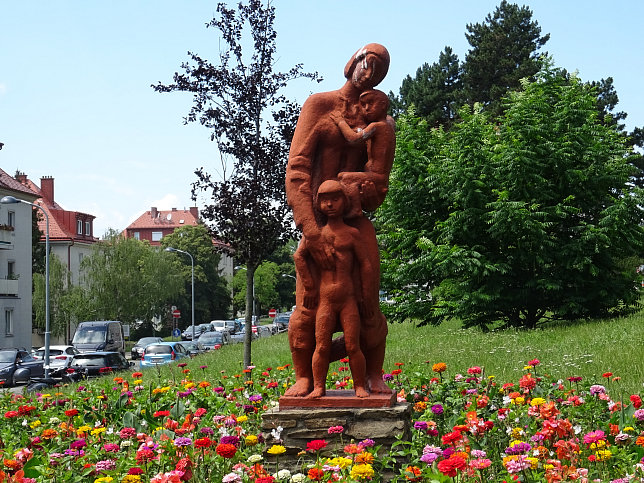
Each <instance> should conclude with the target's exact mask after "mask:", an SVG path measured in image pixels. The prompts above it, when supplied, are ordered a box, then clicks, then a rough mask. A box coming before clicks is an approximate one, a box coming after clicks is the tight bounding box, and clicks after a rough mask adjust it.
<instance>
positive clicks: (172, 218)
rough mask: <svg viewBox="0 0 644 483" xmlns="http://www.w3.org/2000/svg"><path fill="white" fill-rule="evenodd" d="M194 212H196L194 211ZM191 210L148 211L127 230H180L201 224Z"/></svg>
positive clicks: (153, 209)
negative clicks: (183, 227)
mask: <svg viewBox="0 0 644 483" xmlns="http://www.w3.org/2000/svg"><path fill="white" fill-rule="evenodd" d="M193 211H196V210H194V209H193ZM193 211H191V210H186V209H183V210H178V209H176V208H173V209H171V210H167V211H164V210H156V209H155V208H152V209H151V210H149V211H146V212H145V213H143V214H142V215H141V216H139V217H138V218H137V219H136V220H134V221H133V222H132V223H130V225H129V226H128V227H127V228H126V230H140V229H145V228H157V229H161V228H179V227H182V226H187V225H192V226H196V225H198V224H199V220H198V219H197V217H196V216H195V214H194V212H193Z"/></svg>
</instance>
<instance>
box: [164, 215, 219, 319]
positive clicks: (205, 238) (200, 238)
mask: <svg viewBox="0 0 644 483" xmlns="http://www.w3.org/2000/svg"><path fill="white" fill-rule="evenodd" d="M161 246H162V247H164V248H167V247H172V248H176V249H179V250H183V251H185V252H188V253H189V254H190V255H192V257H193V258H194V266H195V267H194V268H195V288H194V291H195V323H196V324H200V323H204V322H209V321H211V320H215V319H227V318H228V315H229V313H230V291H229V289H228V285H227V283H226V280H225V279H224V277H223V276H222V275H221V274H220V273H219V261H220V259H221V255H220V254H219V253H217V252H215V250H214V248H213V242H212V236H211V235H210V233H209V232H208V229H207V228H206V227H205V226H204V225H196V226H183V227H181V228H178V229H177V230H175V231H174V233H171V234H169V235H166V236H165V237H163V238H162V240H161ZM175 256H176V257H177V260H178V262H179V263H180V264H181V275H182V277H183V280H184V281H185V286H184V288H185V290H184V293H183V294H182V295H181V296H180V297H179V298H178V299H177V300H176V301H175V302H173V305H176V306H177V308H179V310H180V311H181V313H182V314H186V315H188V316H183V317H182V319H181V320H182V322H183V325H184V326H186V327H187V326H188V325H190V323H191V318H190V316H189V314H190V313H191V303H192V300H191V299H192V297H191V290H192V287H191V286H190V284H191V275H192V266H191V262H190V257H189V256H187V255H183V254H181V253H175Z"/></svg>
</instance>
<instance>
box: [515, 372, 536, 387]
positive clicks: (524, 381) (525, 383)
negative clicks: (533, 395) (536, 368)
mask: <svg viewBox="0 0 644 483" xmlns="http://www.w3.org/2000/svg"><path fill="white" fill-rule="evenodd" d="M536 386H537V381H536V380H535V379H534V378H533V377H532V374H526V375H524V376H522V377H521V379H519V387H521V388H522V389H523V390H525V391H532V390H533V389H534V388H535V387H536Z"/></svg>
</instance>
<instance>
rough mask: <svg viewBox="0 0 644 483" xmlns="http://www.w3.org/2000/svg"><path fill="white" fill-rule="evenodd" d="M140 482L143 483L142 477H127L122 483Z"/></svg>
mask: <svg viewBox="0 0 644 483" xmlns="http://www.w3.org/2000/svg"><path fill="white" fill-rule="evenodd" d="M139 481H141V476H140V475H125V476H124V477H123V479H122V480H121V483H138V482H139Z"/></svg>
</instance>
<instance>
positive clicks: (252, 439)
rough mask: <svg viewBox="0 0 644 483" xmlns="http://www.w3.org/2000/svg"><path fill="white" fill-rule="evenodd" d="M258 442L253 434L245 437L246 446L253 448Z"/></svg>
mask: <svg viewBox="0 0 644 483" xmlns="http://www.w3.org/2000/svg"><path fill="white" fill-rule="evenodd" d="M258 441H259V440H258V439H257V436H255V435H254V434H249V435H247V436H246V446H255V445H256V444H257V442H258Z"/></svg>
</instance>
